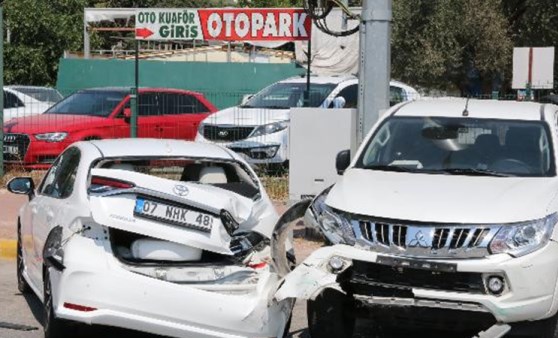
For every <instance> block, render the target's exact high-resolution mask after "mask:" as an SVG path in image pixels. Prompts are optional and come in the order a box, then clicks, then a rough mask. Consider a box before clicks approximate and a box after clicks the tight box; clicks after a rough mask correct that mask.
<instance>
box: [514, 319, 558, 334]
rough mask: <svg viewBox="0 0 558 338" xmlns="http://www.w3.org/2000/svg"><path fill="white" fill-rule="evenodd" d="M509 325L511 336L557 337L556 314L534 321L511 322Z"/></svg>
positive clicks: (557, 322) (557, 324) (557, 320)
mask: <svg viewBox="0 0 558 338" xmlns="http://www.w3.org/2000/svg"><path fill="white" fill-rule="evenodd" d="M511 326H512V330H511V332H510V336H512V337H516V336H520V337H532V338H558V314H555V315H554V316H552V317H550V318H547V319H543V320H539V321H535V322H518V323H513V324H511Z"/></svg>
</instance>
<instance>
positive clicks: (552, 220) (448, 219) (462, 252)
mask: <svg viewBox="0 0 558 338" xmlns="http://www.w3.org/2000/svg"><path fill="white" fill-rule="evenodd" d="M557 120H558V107H557V106H554V105H550V104H546V105H544V104H538V103H519V102H499V101H479V100H465V99H449V100H430V101H415V102H407V103H402V104H399V105H397V106H395V107H393V108H391V109H390V110H389V111H388V112H387V113H386V114H385V115H384V116H383V117H382V118H381V120H380V121H379V122H378V123H377V124H376V125H375V126H374V127H373V128H372V130H371V131H370V133H369V134H368V136H367V137H366V139H365V140H364V142H363V143H362V145H361V146H360V148H359V149H358V151H357V152H356V154H354V156H352V160H350V158H351V156H350V154H349V152H348V151H345V152H341V153H340V154H339V155H338V157H337V170H338V171H339V173H340V174H342V177H341V178H340V179H339V181H338V182H337V183H336V184H335V185H334V186H333V187H331V188H330V189H327V190H326V191H324V192H323V193H321V194H320V195H319V196H317V197H316V198H315V199H314V200H313V201H312V202H311V204H310V207H309V208H308V210H307V211H306V215H305V221H306V222H307V223H310V224H312V225H313V226H315V227H316V228H318V229H320V231H321V232H322V233H323V234H324V236H325V237H326V239H327V242H328V244H329V245H328V246H325V247H323V248H321V249H319V250H317V251H315V252H314V253H312V254H311V256H309V258H307V259H306V260H305V261H304V262H303V263H302V264H300V265H299V266H298V267H297V268H296V269H295V270H294V271H292V272H291V273H290V274H288V275H287V276H286V278H285V282H284V283H283V285H282V286H281V288H280V289H279V290H278V292H277V294H276V298H277V299H279V300H280V299H284V298H291V297H293V298H302V299H308V300H309V303H308V314H309V327H310V332H311V335H312V337H350V336H351V334H352V332H353V329H354V323H355V319H358V318H359V317H367V318H368V319H372V320H374V321H375V322H376V323H377V324H378V330H379V331H378V334H379V335H380V336H384V334H385V332H389V331H391V330H395V328H408V329H415V330H416V329H421V328H424V327H428V328H434V329H443V330H457V331H460V332H461V333H463V332H470V333H471V335H470V336H472V335H475V334H477V333H478V332H479V331H481V332H484V333H481V334H480V335H479V336H483V337H484V336H488V335H485V334H486V332H491V335H490V336H491V337H501V336H503V335H504V334H506V332H507V333H508V334H514V333H519V334H526V335H528V336H531V337H543V338H549V337H558V332H557V329H556V327H557V320H558V315H557V311H558V283H557V280H558V243H557V241H558V228H557V227H556V226H555V225H556V223H557V222H558V178H557V176H556V157H557V147H556V144H557V138H558V135H557V133H558V125H557ZM302 207H303V206H299V210H300V209H301V208H302ZM278 231H280V230H278ZM276 236H279V232H277V233H276ZM487 329H489V330H487ZM510 329H511V331H510ZM483 330H487V331H483ZM508 331H509V332H508ZM415 332H423V331H415ZM421 336H422V335H421Z"/></svg>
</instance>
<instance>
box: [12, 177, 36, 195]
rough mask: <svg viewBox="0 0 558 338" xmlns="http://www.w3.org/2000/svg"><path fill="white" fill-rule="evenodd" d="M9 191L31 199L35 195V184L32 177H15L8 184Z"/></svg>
mask: <svg viewBox="0 0 558 338" xmlns="http://www.w3.org/2000/svg"><path fill="white" fill-rule="evenodd" d="M7 188H8V191H9V192H11V193H13V194H18V195H29V198H31V196H32V195H33V193H34V190H35V183H34V182H33V180H32V179H31V177H15V178H12V179H11V180H10V182H8V185H7Z"/></svg>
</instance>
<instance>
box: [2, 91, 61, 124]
mask: <svg viewBox="0 0 558 338" xmlns="http://www.w3.org/2000/svg"><path fill="white" fill-rule="evenodd" d="M61 99H62V95H61V94H60V93H59V92H58V91H57V90H56V89H54V88H48V87H35V86H6V87H4V122H5V121H8V120H10V119H12V118H16V117H23V116H29V115H37V114H42V113H43V112H44V111H45V110H47V109H48V108H50V107H51V106H52V105H53V104H55V103H56V102H58V101H60V100H61Z"/></svg>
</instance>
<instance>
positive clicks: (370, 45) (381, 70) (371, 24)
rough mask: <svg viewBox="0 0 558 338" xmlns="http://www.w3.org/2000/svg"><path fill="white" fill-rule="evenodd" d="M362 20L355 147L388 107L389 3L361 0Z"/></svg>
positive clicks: (390, 17)
mask: <svg viewBox="0 0 558 338" xmlns="http://www.w3.org/2000/svg"><path fill="white" fill-rule="evenodd" d="M361 18H362V21H361V23H360V31H359V33H360V37H359V38H360V67H359V96H358V118H357V126H356V127H357V133H356V136H357V145H359V144H360V143H362V141H363V139H364V137H365V136H366V134H367V133H368V131H369V130H370V129H371V128H372V126H373V125H374V123H376V121H377V120H378V118H379V117H380V112H381V111H383V110H385V109H387V108H389V81H390V79H391V41H390V40H391V19H392V13H391V0H364V1H363V7H362V13H361Z"/></svg>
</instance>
